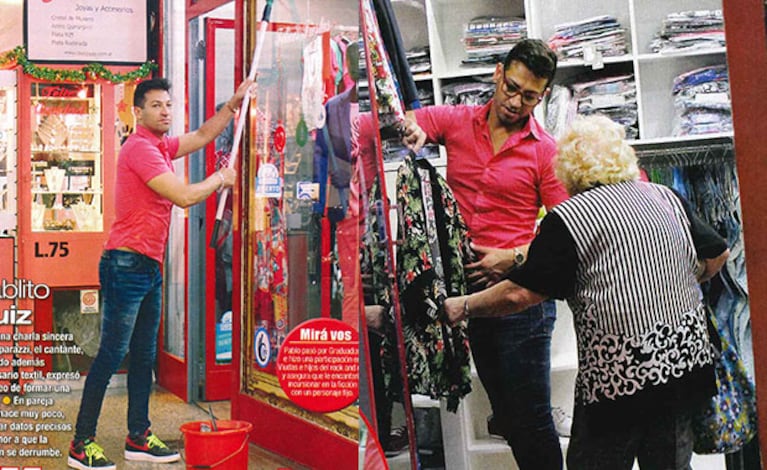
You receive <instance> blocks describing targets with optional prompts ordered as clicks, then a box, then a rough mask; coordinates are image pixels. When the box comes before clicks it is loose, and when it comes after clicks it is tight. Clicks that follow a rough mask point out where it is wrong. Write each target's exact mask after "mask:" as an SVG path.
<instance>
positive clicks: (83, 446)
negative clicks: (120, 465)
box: [67, 439, 117, 470]
mask: <svg viewBox="0 0 767 470" xmlns="http://www.w3.org/2000/svg"><path fill="white" fill-rule="evenodd" d="M67 466H69V467H70V468H77V469H79V470H91V469H98V470H116V469H117V466H116V465H115V464H114V462H112V461H111V460H109V459H108V458H106V456H105V455H104V449H102V448H101V446H99V445H98V444H96V443H95V442H93V440H92V439H85V440H84V441H72V442H71V443H70V444H69V459H68V460H67Z"/></svg>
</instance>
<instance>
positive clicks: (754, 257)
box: [723, 0, 767, 458]
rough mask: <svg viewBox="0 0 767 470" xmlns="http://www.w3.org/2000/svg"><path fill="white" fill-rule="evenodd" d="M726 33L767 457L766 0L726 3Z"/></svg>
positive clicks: (761, 432)
mask: <svg viewBox="0 0 767 470" xmlns="http://www.w3.org/2000/svg"><path fill="white" fill-rule="evenodd" d="M723 12H724V19H725V30H726V34H727V64H728V70H729V75H730V94H731V98H732V117H733V128H734V134H735V144H736V145H735V147H736V152H735V154H736V159H737V169H738V180H739V184H740V201H741V207H742V212H743V238H744V241H745V251H746V268H747V270H748V284H749V286H750V289H749V305H750V307H749V308H750V311H751V334H752V337H753V338H752V342H753V346H754V367H755V369H756V370H755V375H756V379H755V380H756V390H757V409H758V410H759V441H760V449H761V455H762V458H764V456H767V412H766V410H767V352H766V351H765V349H764V348H763V347H762V345H764V344H765V343H766V342H767V317H766V316H765V315H762V314H761V313H762V312H764V311H765V309H766V308H767V291H765V290H764V289H760V288H759V287H760V286H763V285H765V283H767V269H765V266H767V241H765V237H764V233H765V232H767V200H765V198H764V196H763V188H764V182H765V181H767V160H765V158H764V136H765V135H767V120H765V119H764V103H765V96H767V82H766V81H765V80H764V77H765V76H767V32H766V31H765V24H764V23H765V5H764V3H763V0H738V1H735V0H724V2H723Z"/></svg>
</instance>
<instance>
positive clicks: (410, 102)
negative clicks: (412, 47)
mask: <svg viewBox="0 0 767 470" xmlns="http://www.w3.org/2000/svg"><path fill="white" fill-rule="evenodd" d="M373 6H374V8H375V14H376V18H377V19H378V28H379V30H380V33H381V39H382V40H383V43H384V49H385V50H386V53H387V54H388V56H389V62H390V66H391V69H392V72H393V73H394V77H395V79H396V80H397V83H398V84H399V91H400V95H401V99H402V102H403V103H404V104H405V109H418V108H420V107H421V103H420V102H419V101H418V90H417V89H416V86H415V81H414V80H413V74H412V73H411V72H410V65H409V64H408V62H407V53H406V52H405V46H403V44H402V34H401V33H400V30H399V25H398V24H397V18H396V17H395V15H394V8H392V4H391V0H373Z"/></svg>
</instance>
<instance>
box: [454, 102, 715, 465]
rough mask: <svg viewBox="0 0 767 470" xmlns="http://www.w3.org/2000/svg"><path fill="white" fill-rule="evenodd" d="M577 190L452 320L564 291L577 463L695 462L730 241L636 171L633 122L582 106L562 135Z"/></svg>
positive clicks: (561, 159)
mask: <svg viewBox="0 0 767 470" xmlns="http://www.w3.org/2000/svg"><path fill="white" fill-rule="evenodd" d="M558 145H559V150H558V156H557V160H556V162H555V168H556V174H557V177H558V178H559V179H560V180H561V181H562V182H563V183H564V185H565V187H566V188H567V190H568V192H569V193H570V195H571V198H570V199H569V200H567V201H565V202H563V203H561V204H559V205H558V206H556V207H555V208H554V209H553V210H552V211H551V212H550V213H549V214H548V215H547V216H546V217H545V218H544V220H543V221H542V223H541V227H540V232H539V233H538V235H537V236H536V238H535V240H534V241H533V242H532V244H531V246H530V250H529V252H528V257H527V261H526V263H525V264H524V265H523V266H522V267H521V268H519V269H517V270H514V271H511V272H509V273H508V274H507V276H506V279H505V280H503V281H502V282H500V283H498V284H496V285H494V286H493V287H490V288H488V289H486V290H484V291H481V292H477V293H474V294H472V295H468V296H460V297H452V298H449V299H447V300H446V301H445V304H444V309H445V313H446V315H448V317H449V318H450V320H452V321H461V320H463V319H465V318H474V317H486V316H495V315H497V314H499V313H500V312H503V313H504V314H505V313H508V312H509V311H510V310H512V311H514V312H516V311H520V310H524V309H526V308H528V307H529V306H530V305H534V304H537V303H539V302H541V301H543V300H545V299H548V298H557V299H566V300H567V302H568V304H569V306H570V309H571V310H572V312H573V319H574V324H575V331H576V334H577V343H578V376H577V379H576V385H575V411H574V416H573V428H572V437H571V439H570V445H569V447H568V453H567V468H568V470H578V469H588V470H598V469H605V470H608V469H609V470H620V469H627V470H628V469H631V468H632V465H633V463H634V460H635V459H638V462H639V466H640V468H643V469H661V468H662V469H688V468H690V459H691V457H692V430H691V426H690V411H691V410H693V409H694V407H695V406H697V404H698V403H700V400H703V399H705V398H708V397H710V396H711V395H713V394H714V392H715V385H714V374H713V366H712V354H711V348H710V344H709V335H708V330H707V323H706V316H705V311H704V306H703V304H702V303H701V291H700V287H699V283H700V282H702V281H704V280H707V279H709V278H710V277H711V276H713V275H714V274H715V273H716V272H717V271H718V270H719V269H720V268H721V267H722V265H723V264H724V262H725V260H726V259H727V256H728V250H727V245H726V243H725V241H724V240H723V239H722V238H721V237H720V236H719V235H718V234H717V233H716V232H714V230H713V229H711V228H710V227H709V226H707V225H705V224H704V223H703V222H702V221H701V220H700V219H698V218H697V217H696V216H695V215H694V213H693V212H692V210H691V208H690V207H689V204H688V203H687V202H686V201H684V200H683V199H682V198H681V196H679V195H678V194H677V193H675V192H674V191H672V190H671V189H669V188H667V187H665V186H661V185H656V184H653V183H647V182H642V181H639V178H638V177H639V168H638V165H637V159H636V157H635V155H634V152H633V149H632V148H631V147H630V146H629V145H628V144H627V143H626V141H625V138H624V131H623V128H622V127H621V126H620V125H618V124H615V123H613V122H612V121H611V120H609V119H607V118H606V117H603V116H590V117H579V118H578V119H576V121H575V122H574V123H573V125H572V127H571V128H570V129H569V130H568V131H567V132H566V134H565V135H564V136H563V137H562V138H561V139H560V141H559V142H558Z"/></svg>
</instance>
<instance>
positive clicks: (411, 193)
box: [397, 156, 474, 411]
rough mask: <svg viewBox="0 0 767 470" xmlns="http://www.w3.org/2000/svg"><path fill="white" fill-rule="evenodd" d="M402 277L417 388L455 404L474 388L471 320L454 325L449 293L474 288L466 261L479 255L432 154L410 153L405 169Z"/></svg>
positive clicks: (400, 188)
mask: <svg viewBox="0 0 767 470" xmlns="http://www.w3.org/2000/svg"><path fill="white" fill-rule="evenodd" d="M397 211H398V221H399V237H398V238H399V241H398V251H397V281H398V286H399V291H400V301H401V304H402V310H403V314H402V328H403V332H404V336H405V348H406V351H407V356H406V357H407V362H408V378H409V381H410V382H409V383H410V391H411V392H412V393H419V394H423V395H428V396H430V397H432V398H435V399H438V398H447V409H448V410H450V411H455V410H456V409H457V407H458V402H459V400H460V399H461V398H462V397H463V396H465V395H466V394H467V393H469V392H470V391H471V376H470V368H469V341H468V336H467V328H466V323H465V322H461V323H459V324H457V325H455V326H450V324H449V322H447V321H446V319H445V318H444V316H443V315H442V310H441V307H442V304H443V302H444V300H445V298H447V297H452V296H456V295H462V294H465V293H466V281H465V277H464V265H465V264H466V263H467V262H470V261H474V254H473V252H472V250H471V249H470V248H469V235H468V228H467V227H466V223H465V222H464V220H463V217H462V216H461V214H460V213H459V211H458V205H457V203H456V201H455V198H454V196H453V193H452V191H451V190H450V188H449V187H448V185H447V181H446V180H445V179H444V178H443V177H442V176H441V175H439V174H438V173H437V171H436V169H435V168H434V167H433V166H432V165H431V164H430V163H429V162H428V161H427V160H425V159H413V158H411V157H410V156H409V157H407V158H406V159H405V161H404V163H403V164H402V165H401V166H400V168H399V170H398V172H397Z"/></svg>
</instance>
